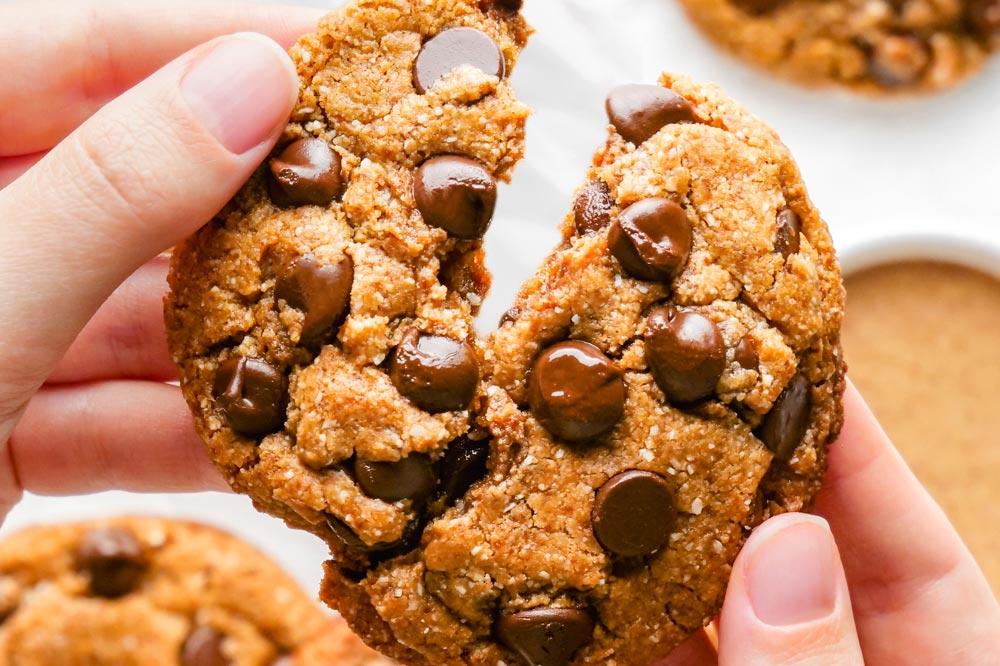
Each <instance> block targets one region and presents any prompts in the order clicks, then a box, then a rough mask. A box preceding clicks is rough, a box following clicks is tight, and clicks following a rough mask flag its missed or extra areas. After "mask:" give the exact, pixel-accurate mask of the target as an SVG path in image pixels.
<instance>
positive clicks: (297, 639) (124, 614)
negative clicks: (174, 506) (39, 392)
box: [0, 517, 391, 666]
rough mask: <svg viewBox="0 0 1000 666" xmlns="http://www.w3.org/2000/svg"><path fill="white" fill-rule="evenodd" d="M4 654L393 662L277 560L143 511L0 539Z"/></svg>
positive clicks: (265, 665)
mask: <svg viewBox="0 0 1000 666" xmlns="http://www.w3.org/2000/svg"><path fill="white" fill-rule="evenodd" d="M0 614H2V616H3V621H2V625H0V664H4V665H7V664H11V665H13V664H31V665H32V666H50V665H51V666H55V665H57V664H58V665H59V666H76V665H81V666H82V665H84V664H86V665H88V666H129V665H131V664H135V665H136V666H138V665H142V666H158V665H161V664H162V665H164V666H216V665H218V666H226V665H228V666H313V665H315V666H320V665H321V664H328V663H332V662H331V661H329V659H330V658H331V657H333V656H337V657H341V658H343V661H338V662H337V663H342V664H350V666H390V665H391V662H390V661H389V660H387V659H385V658H383V657H381V656H379V655H377V654H376V653H374V652H372V651H371V650H369V649H368V648H366V647H365V646H364V644H363V643H362V642H361V641H360V639H358V638H357V637H355V636H354V635H353V634H351V633H350V632H349V631H348V630H347V628H346V626H345V624H344V623H343V622H342V621H340V620H334V619H332V618H330V617H328V616H327V615H326V614H325V613H324V612H323V611H322V610H321V609H320V607H319V606H318V605H317V604H316V603H315V602H314V601H313V599H312V598H311V597H310V596H309V595H307V594H305V593H304V592H303V591H302V590H301V589H300V588H299V587H298V586H297V585H296V584H295V582H294V581H292V579H291V578H289V577H288V575H287V574H285V573H284V572H283V571H282V570H281V569H280V568H279V567H278V566H277V565H276V564H274V563H273V562H271V561H270V560H269V559H267V558H266V557H265V556H264V555H262V554H261V553H260V552H258V551H257V550H255V549H254V548H252V547H250V546H248V545H247V544H245V543H243V542H241V541H238V540H237V539H235V538H233V537H232V536H230V535H228V534H225V533H223V532H221V531H219V530H216V529H214V528H210V527H207V526H204V525H199V524H195V523H190V522H181V521H173V520H164V519H159V518H147V517H123V518H114V519H108V520H100V521H91V522H84V523H73V524H65V525H53V526H44V527H35V528H30V529H27V530H24V531H22V532H19V533H17V534H16V535H14V536H12V537H10V538H8V539H6V540H4V541H3V542H2V543H0Z"/></svg>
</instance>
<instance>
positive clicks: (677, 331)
mask: <svg viewBox="0 0 1000 666" xmlns="http://www.w3.org/2000/svg"><path fill="white" fill-rule="evenodd" d="M646 362H647V363H649V369H650V371H651V372H652V373H653V379H655V380H656V384H657V386H659V387H660V388H661V389H662V390H663V392H664V393H665V394H666V395H667V399H668V400H671V401H673V402H678V403H688V402H694V401H695V400H701V399H702V398H707V397H708V396H709V395H711V394H712V393H713V392H714V391H715V387H716V385H717V384H718V383H719V379H720V378H721V377H722V373H723V371H724V370H725V369H726V343H725V341H724V340H723V339H722V335H721V334H720V333H719V327H718V326H716V325H715V322H713V321H712V320H711V319H709V318H707V317H704V316H702V315H700V314H697V313H695V312H680V313H678V312H676V311H675V310H673V309H672V308H669V307H662V308H657V309H655V310H653V312H652V313H651V314H650V315H649V319H648V320H647V322H646Z"/></svg>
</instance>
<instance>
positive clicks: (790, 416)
mask: <svg viewBox="0 0 1000 666" xmlns="http://www.w3.org/2000/svg"><path fill="white" fill-rule="evenodd" d="M811 388H812V386H811V385H810V383H809V380H808V379H807V378H806V377H805V375H801V374H799V375H795V377H793V378H792V381H790V382H788V386H786V387H785V390H784V391H783V392H782V394H781V395H780V396H778V399H777V400H776V401H775V402H774V406H773V407H772V408H771V411H770V413H768V415H767V416H766V417H764V423H763V424H762V425H761V427H760V429H759V430H758V431H757V436H758V437H760V439H761V440H762V441H763V442H764V443H765V444H767V448H769V449H771V451H772V453H774V456H775V457H776V458H777V459H778V460H788V459H790V458H791V457H792V454H793V453H794V452H795V449H796V447H798V445H799V443H800V442H801V441H802V438H803V437H805V434H806V429H807V428H808V427H809V410H810V407H811V398H812V396H811V395H810V393H811Z"/></svg>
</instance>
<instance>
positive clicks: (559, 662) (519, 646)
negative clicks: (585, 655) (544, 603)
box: [496, 608, 594, 666]
mask: <svg viewBox="0 0 1000 666" xmlns="http://www.w3.org/2000/svg"><path fill="white" fill-rule="evenodd" d="M496 634H497V638H499V639H500V641H501V642H502V643H503V644H504V645H506V646H507V647H508V648H510V649H511V650H513V651H514V652H516V653H517V654H518V655H519V656H520V657H521V658H522V659H524V661H525V663H527V664H528V665H529V666H566V664H568V663H569V662H570V660H571V659H572V657H573V653H574V652H576V651H577V650H579V649H580V648H581V647H583V646H584V645H586V644H587V643H588V642H590V640H591V639H592V638H593V637H594V620H593V618H591V617H590V614H588V613H586V612H584V611H582V610H578V609H575V608H536V609H534V610H526V611H521V612H520V613H514V614H513V615H504V616H502V617H501V618H500V619H499V620H497V623H496Z"/></svg>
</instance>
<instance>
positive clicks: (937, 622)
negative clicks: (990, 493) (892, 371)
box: [816, 383, 1000, 664]
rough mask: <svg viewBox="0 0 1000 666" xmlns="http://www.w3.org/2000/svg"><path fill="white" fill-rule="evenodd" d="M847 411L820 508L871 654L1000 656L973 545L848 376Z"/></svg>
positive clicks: (974, 660) (920, 660)
mask: <svg viewBox="0 0 1000 666" xmlns="http://www.w3.org/2000/svg"><path fill="white" fill-rule="evenodd" d="M844 412H845V415H846V420H845V423H844V428H843V430H842V431H841V435H840V439H838V440H837V442H836V443H835V444H833V445H832V446H831V447H830V458H829V461H830V469H829V472H828V474H827V480H826V483H825V485H824V487H823V490H822V491H821V492H820V495H819V498H818V499H817V503H816V511H817V513H819V514H821V515H822V516H824V517H825V518H826V519H827V520H828V521H829V523H830V527H831V528H832V530H833V533H834V536H835V537H836V540H837V545H838V547H839V548H840V553H841V558H842V560H843V563H844V568H845V570H846V572H847V580H848V584H849V586H850V588H851V599H852V602H853V604H854V615H855V619H856V622H857V626H858V634H859V636H860V638H861V645H862V649H863V651H864V654H865V660H866V661H867V662H868V663H872V664H883V663H885V664H888V663H891V664H911V663H912V664H944V663H963V664H980V663H981V664H995V663H1000V636H998V635H997V631H996V628H997V627H998V626H1000V607H998V605H997V602H996V599H994V597H993V595H992V592H991V591H990V587H989V584H988V583H987V582H986V578H985V577H984V576H983V573H982V571H981V570H980V568H979V566H978V565H977V564H976V562H975V560H974V559H973V557H972V555H971V553H970V552H969V550H968V549H967V548H966V547H965V545H964V544H963V543H962V540H961V538H960V537H959V536H958V533H957V532H956V531H955V529H954V528H953V527H952V525H951V523H950V522H949V521H948V519H947V517H946V516H945V515H944V513H943V512H942V511H941V509H940V507H938V505H937V504H936V503H935V502H934V500H933V499H932V498H931V496H930V495H929V494H928V493H927V491H926V490H924V488H923V486H921V485H920V482H919V481H917V479H916V477H915V476H914V475H913V473H912V472H911V471H910V469H909V467H907V465H906V462H905V461H904V460H903V458H902V456H900V455H899V453H898V452H897V451H896V449H895V448H894V447H893V445H892V442H890V441H889V438H888V437H887V436H886V434H885V433H884V432H883V430H882V428H881V426H880V425H879V424H878V422H877V421H876V419H875V417H874V415H873V414H872V413H871V411H870V410H869V409H868V406H867V405H866V404H865V402H864V400H863V399H862V397H861V396H860V394H859V393H858V392H857V390H856V389H855V388H854V386H853V385H851V384H850V383H849V384H848V387H847V391H846V392H845V394H844ZM901 648H902V649H901Z"/></svg>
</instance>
